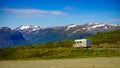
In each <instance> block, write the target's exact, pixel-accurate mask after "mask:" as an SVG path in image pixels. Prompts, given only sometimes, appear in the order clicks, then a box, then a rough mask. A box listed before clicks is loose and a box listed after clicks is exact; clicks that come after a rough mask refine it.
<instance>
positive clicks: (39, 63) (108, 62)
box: [0, 57, 120, 68]
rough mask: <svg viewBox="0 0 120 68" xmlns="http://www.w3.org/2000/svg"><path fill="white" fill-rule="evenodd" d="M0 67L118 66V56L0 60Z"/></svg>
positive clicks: (98, 67)
mask: <svg viewBox="0 0 120 68" xmlns="http://www.w3.org/2000/svg"><path fill="white" fill-rule="evenodd" d="M0 68H120V57H99V58H77V59H55V60H18V61H0Z"/></svg>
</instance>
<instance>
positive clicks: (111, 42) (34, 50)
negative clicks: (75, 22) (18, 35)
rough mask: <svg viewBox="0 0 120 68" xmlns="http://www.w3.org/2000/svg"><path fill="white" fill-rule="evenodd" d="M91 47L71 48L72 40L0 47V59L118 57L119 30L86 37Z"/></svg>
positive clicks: (119, 51)
mask: <svg viewBox="0 0 120 68" xmlns="http://www.w3.org/2000/svg"><path fill="white" fill-rule="evenodd" d="M88 38H89V39H91V40H92V41H93V47H92V48H73V47H72V45H73V40H67V41H60V42H51V43H47V44H35V45H28V46H15V47H9V48H5V49H0V60H24V59H60V58H86V57H116V56H117V57H120V48H119V47H120V43H119V42H120V30H118V31H113V32H106V33H100V34H97V35H94V36H90V37H88Z"/></svg>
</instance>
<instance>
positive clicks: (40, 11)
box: [0, 8, 67, 15]
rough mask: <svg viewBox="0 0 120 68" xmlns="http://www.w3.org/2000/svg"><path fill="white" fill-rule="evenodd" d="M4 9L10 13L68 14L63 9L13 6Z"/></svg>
mask: <svg viewBox="0 0 120 68" xmlns="http://www.w3.org/2000/svg"><path fill="white" fill-rule="evenodd" d="M0 10H2V11H6V12H10V13H23V14H52V15H67V14H66V13H64V12H62V11H57V10H41V9H12V8H3V9H0Z"/></svg>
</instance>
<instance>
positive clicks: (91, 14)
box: [0, 0, 120, 28]
mask: <svg viewBox="0 0 120 68" xmlns="http://www.w3.org/2000/svg"><path fill="white" fill-rule="evenodd" d="M119 6H120V0H0V26H2V27H3V26H8V27H10V28H16V27H18V26H20V25H38V26H41V27H48V26H65V25H69V24H85V23H89V22H103V23H112V24H119V23H120V7H119Z"/></svg>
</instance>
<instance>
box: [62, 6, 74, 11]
mask: <svg viewBox="0 0 120 68" xmlns="http://www.w3.org/2000/svg"><path fill="white" fill-rule="evenodd" d="M73 8H74V7H73V6H71V5H67V6H65V7H64V9H66V10H72V9H73Z"/></svg>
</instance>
